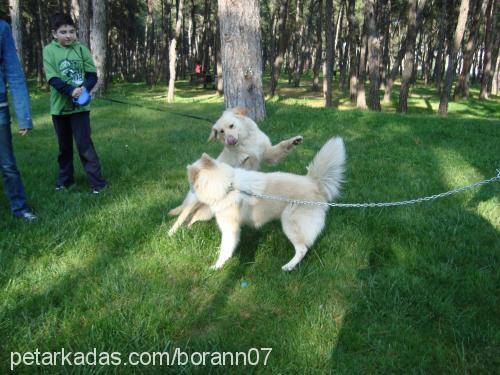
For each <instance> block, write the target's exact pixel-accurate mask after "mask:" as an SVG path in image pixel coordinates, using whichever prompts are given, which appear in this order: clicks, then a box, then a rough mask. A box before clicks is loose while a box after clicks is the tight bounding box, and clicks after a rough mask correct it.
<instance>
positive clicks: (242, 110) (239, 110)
mask: <svg viewBox="0 0 500 375" xmlns="http://www.w3.org/2000/svg"><path fill="white" fill-rule="evenodd" d="M231 111H233V113H234V114H235V115H239V116H246V115H247V114H248V109H246V108H245V107H234V108H232V109H231Z"/></svg>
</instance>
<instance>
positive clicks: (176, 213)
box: [168, 207, 181, 216]
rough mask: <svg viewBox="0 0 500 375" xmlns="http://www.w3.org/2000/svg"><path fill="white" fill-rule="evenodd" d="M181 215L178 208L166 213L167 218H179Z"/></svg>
mask: <svg viewBox="0 0 500 375" xmlns="http://www.w3.org/2000/svg"><path fill="white" fill-rule="evenodd" d="M180 213H181V209H180V208H179V207H176V208H172V209H171V210H170V211H168V216H179V214H180Z"/></svg>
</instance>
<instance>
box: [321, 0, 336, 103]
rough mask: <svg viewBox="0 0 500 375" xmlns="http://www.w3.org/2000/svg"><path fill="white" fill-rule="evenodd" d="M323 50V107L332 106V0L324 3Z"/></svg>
mask: <svg viewBox="0 0 500 375" xmlns="http://www.w3.org/2000/svg"><path fill="white" fill-rule="evenodd" d="M325 21H326V22H325V23H326V24H325V34H326V38H325V39H326V40H325V42H326V43H325V44H326V46H325V48H326V59H325V65H324V69H323V71H324V73H323V98H324V100H325V107H331V106H332V81H333V74H332V73H333V53H334V40H333V0H326V1H325Z"/></svg>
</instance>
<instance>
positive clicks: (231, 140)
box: [226, 135, 238, 146]
mask: <svg viewBox="0 0 500 375" xmlns="http://www.w3.org/2000/svg"><path fill="white" fill-rule="evenodd" d="M226 143H227V144H228V145H229V146H234V145H235V144H236V143H238V139H236V138H235V137H233V136H232V135H228V136H227V137H226Z"/></svg>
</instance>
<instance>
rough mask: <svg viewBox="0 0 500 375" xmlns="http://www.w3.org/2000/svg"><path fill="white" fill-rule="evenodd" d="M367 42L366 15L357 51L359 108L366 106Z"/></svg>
mask: <svg viewBox="0 0 500 375" xmlns="http://www.w3.org/2000/svg"><path fill="white" fill-rule="evenodd" d="M365 6H366V5H365ZM367 43H368V34H367V30H366V17H365V22H364V24H363V30H362V32H361V45H360V52H359V67H358V82H357V85H356V107H358V108H361V109H366V108H368V107H367V106H366V93H365V81H366V57H367V48H366V47H367Z"/></svg>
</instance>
